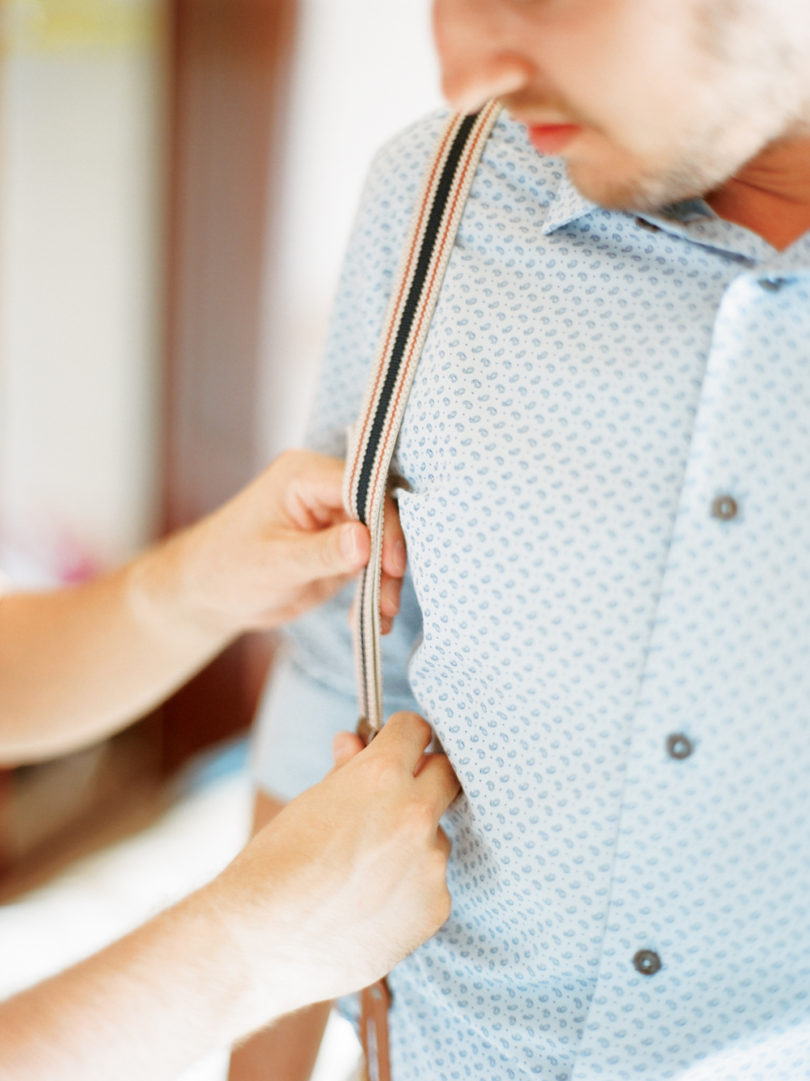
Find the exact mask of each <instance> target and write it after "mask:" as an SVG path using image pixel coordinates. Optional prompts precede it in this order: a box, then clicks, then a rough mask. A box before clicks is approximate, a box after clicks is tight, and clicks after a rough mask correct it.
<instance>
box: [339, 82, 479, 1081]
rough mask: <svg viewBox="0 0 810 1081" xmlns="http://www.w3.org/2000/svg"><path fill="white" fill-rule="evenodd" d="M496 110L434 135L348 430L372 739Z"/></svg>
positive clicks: (373, 1058) (371, 1071)
mask: <svg viewBox="0 0 810 1081" xmlns="http://www.w3.org/2000/svg"><path fill="white" fill-rule="evenodd" d="M499 112H500V105H499V104H498V103H497V102H490V103H489V104H488V105H486V106H484V108H483V109H482V110H481V112H480V113H478V114H476V115H475V116H461V115H456V116H452V117H451V118H450V119H449V121H448V122H447V124H446V126H445V128H444V130H443V131H442V132H441V134H440V136H439V138H438V140H437V142H436V147H435V149H434V152H433V155H432V157H431V159H430V161H429V162H428V167H427V170H426V172H425V178H424V182H423V185H422V190H421V192H420V195H419V198H418V200H417V203H416V206H415V208H414V212H413V217H412V220H411V229H410V233H409V235H408V240H407V244H406V247H405V253H404V257H403V260H402V264H401V266H400V268H399V272H398V275H397V279H396V282H395V284H394V289H393V292H392V295H391V302H390V305H389V308H388V313H387V316H386V319H385V324H384V326H383V331H382V335H381V337H380V341H379V344H378V348H377V356H376V362H375V364H374V368H373V370H372V373H371V378H370V380H369V384H368V387H367V390H366V395H365V399H364V402H363V408H362V411H361V413H360V416H359V418H358V420H357V422H356V423H355V424H354V425H353V427H352V429H351V431H350V437H349V443H350V446H349V454H348V459H347V464H346V474H345V477H344V492H343V497H344V503H345V505H346V508H347V510H348V512H349V514H351V515H352V516H353V517H354V518H357V519H359V520H360V521H361V522H363V523H364V524H365V525H366V526H368V529H369V532H370V533H371V557H370V559H369V562H368V566H367V567H366V569H365V571H364V572H363V574H362V576H361V578H360V582H359V585H358V590H357V599H356V601H355V606H354V612H353V617H352V619H353V631H354V652H355V663H356V668H357V687H358V697H359V705H360V719H359V721H358V725H357V731H358V733H359V735H360V736H362V738H363V740H364V742H366V743H369V742H370V741H371V740H372V739H373V738H374V736H375V735H376V734H377V733H378V732H379V731H380V729H381V728H382V724H383V718H382V666H381V663H380V575H381V569H382V534H383V510H384V506H385V495H386V490H387V486H388V470H389V468H390V464H391V458H392V456H393V453H394V447H395V445H396V441H397V436H398V434H399V429H400V425H401V424H402V417H403V415H404V413H405V405H406V403H407V400H408V394H409V392H410V389H411V384H412V383H413V377H414V374H415V372H416V366H417V364H418V363H419V357H420V354H421V352H422V347H423V345H424V342H425V338H426V337H427V332H428V328H429V327H430V320H431V317H432V315H433V310H434V308H435V306H436V301H437V299H438V296H439V290H440V289H441V284H442V278H443V276H444V272H445V270H446V268H447V263H448V260H449V258H450V252H451V251H452V248H453V241H454V239H455V236H456V232H457V230H458V226H459V223H460V221H461V216H462V214H463V212H464V205H465V203H466V200H467V195H468V194H469V190H470V185H471V184H472V180H473V176H474V175H475V169H476V166H477V164H478V160H479V158H480V156H481V153H482V151H483V149H484V145H485V143H486V140H487V136H488V135H489V133H490V131H491V130H492V126H493V125H494V123H495V121H496V119H497V116H498V113H499ZM361 1002H362V1020H361V1031H360V1035H361V1039H362V1043H363V1050H364V1051H365V1057H366V1074H365V1077H366V1081H390V1079H391V1067H390V1060H389V1050H388V1007H389V1004H390V993H389V991H388V985H387V983H386V981H385V980H381V981H380V982H379V983H376V984H374V986H373V987H369V988H366V990H365V991H363V993H362V997H361Z"/></svg>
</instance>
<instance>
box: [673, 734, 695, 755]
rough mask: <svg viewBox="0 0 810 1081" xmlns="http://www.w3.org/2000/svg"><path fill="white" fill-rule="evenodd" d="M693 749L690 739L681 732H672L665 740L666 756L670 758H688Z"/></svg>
mask: <svg viewBox="0 0 810 1081" xmlns="http://www.w3.org/2000/svg"><path fill="white" fill-rule="evenodd" d="M694 749H695V747H694V744H693V743H692V741H691V739H689V738H688V736H685V735H684V734H683V732H673V734H672V735H671V736H669V737H668V739H667V754H668V755H669V757H670V758H688V757H689V755H690V754H691V753H692V751H694Z"/></svg>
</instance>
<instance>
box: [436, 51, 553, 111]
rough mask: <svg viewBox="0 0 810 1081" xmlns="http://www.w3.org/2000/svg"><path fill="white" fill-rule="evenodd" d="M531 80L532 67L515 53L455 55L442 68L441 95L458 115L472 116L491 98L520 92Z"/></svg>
mask: <svg viewBox="0 0 810 1081" xmlns="http://www.w3.org/2000/svg"><path fill="white" fill-rule="evenodd" d="M531 77H532V66H531V64H530V63H529V62H528V61H527V60H524V59H523V58H522V57H520V56H518V55H517V54H515V53H510V52H498V53H495V54H493V55H489V56H488V55H486V54H484V53H479V54H478V55H473V54H467V55H465V56H458V55H457V56H455V57H453V58H452V59H450V58H448V61H447V63H445V64H444V65H443V68H442V93H443V94H444V96H445V98H446V100H447V103H448V104H449V105H450V106H451V108H453V109H455V110H456V111H457V112H461V113H474V112H476V110H478V109H480V108H481V106H482V105H483V104H484V103H485V102H487V101H489V100H490V99H491V98H500V97H503V96H505V95H506V94H514V93H516V92H517V91H519V90H522V89H523V88H524V87H525V86H527V85H528V83H529V81H530V80H531Z"/></svg>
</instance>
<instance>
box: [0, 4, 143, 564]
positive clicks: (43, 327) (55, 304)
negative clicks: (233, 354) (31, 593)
mask: <svg viewBox="0 0 810 1081" xmlns="http://www.w3.org/2000/svg"><path fill="white" fill-rule="evenodd" d="M2 11H3V20H4V27H3V32H2V37H3V56H2V59H1V60H0V80H2V81H1V82H0V163H2V164H1V166H0V545H2V550H0V561H2V563H3V564H4V565H5V568H6V570H9V571H10V572H11V573H12V574H14V573H15V572H16V577H17V578H18V580H20V581H23V582H25V581H36V580H41V581H52V580H54V579H59V578H65V577H67V578H70V577H73V576H75V575H81V573H83V571H84V570H87V569H92V567H93V566H94V565H104V564H106V563H109V562H110V561H112V560H117V559H120V558H121V557H123V556H125V555H127V554H128V553H129V552H131V551H132V550H133V549H134V548H135V547H137V546H139V545H140V544H141V543H142V542H143V541H144V540H145V539H146V538H147V537H148V536H149V534H150V532H151V529H152V523H153V519H154V512H155V507H154V500H155V476H156V473H155V470H156V459H155V451H156V449H158V444H159V438H160V428H159V418H158V417H157V416H156V405H157V402H158V385H157V358H158V347H159V345H160V340H159V334H160V312H159V296H160V286H161V283H160V282H159V280H158V275H159V267H160V265H161V258H162V251H161V246H162V239H161V224H162V222H161V214H162V202H161V199H162V195H161V192H160V190H159V188H160V178H161V175H162V169H163V161H162V156H163V124H164V102H163V95H162V71H163V51H162V50H163V23H162V17H161V11H162V5H161V3H160V0H116V2H115V3H112V2H111V0H6V2H5V4H3V5H2Z"/></svg>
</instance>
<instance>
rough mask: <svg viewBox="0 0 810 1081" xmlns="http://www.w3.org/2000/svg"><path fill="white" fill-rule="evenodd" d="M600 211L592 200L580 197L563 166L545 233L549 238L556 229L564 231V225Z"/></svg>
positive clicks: (544, 228)
mask: <svg viewBox="0 0 810 1081" xmlns="http://www.w3.org/2000/svg"><path fill="white" fill-rule="evenodd" d="M598 209H599V207H598V206H597V204H596V203H592V202H591V200H590V199H586V198H585V196H584V195H580V193H579V192H578V191H577V189H576V188H575V187H574V185H573V184H572V183H571V181H570V180H569V179H568V173H566V171H565V167H564V166H562V165H561V167H560V181H559V183H558V185H557V189H556V191H555V192H554V195H553V198H552V199H551V202H550V203H549V206H548V211H547V213H546V220H545V222H544V224H543V233H544V235H546V236H547V235H548V234H549V233H553V232H554V230H555V229H562V227H563V226H564V225H569V224H570V223H571V222H572V221H576V220H577V218H584V217H585V216H586V215H587V214H591V213H592V212H593V211H594V210H598Z"/></svg>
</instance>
